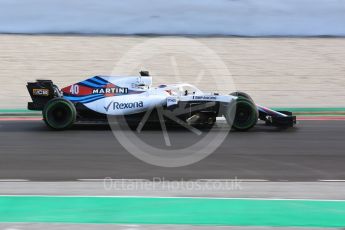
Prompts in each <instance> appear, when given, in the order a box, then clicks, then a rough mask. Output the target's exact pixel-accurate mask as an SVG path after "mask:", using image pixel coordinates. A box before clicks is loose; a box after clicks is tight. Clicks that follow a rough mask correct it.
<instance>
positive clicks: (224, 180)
mask: <svg viewBox="0 0 345 230" xmlns="http://www.w3.org/2000/svg"><path fill="white" fill-rule="evenodd" d="M194 181H197V182H233V181H238V182H268V181H269V180H264V179H241V178H234V179H197V180H194Z"/></svg>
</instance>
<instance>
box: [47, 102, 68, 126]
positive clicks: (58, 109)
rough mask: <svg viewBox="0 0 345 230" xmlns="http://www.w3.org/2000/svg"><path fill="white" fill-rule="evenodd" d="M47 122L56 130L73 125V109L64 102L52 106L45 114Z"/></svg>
mask: <svg viewBox="0 0 345 230" xmlns="http://www.w3.org/2000/svg"><path fill="white" fill-rule="evenodd" d="M45 115H46V116H45V119H46V122H47V123H48V124H49V126H51V127H53V128H56V129H63V128H66V127H68V126H69V125H71V124H72V123H73V116H74V114H73V111H72V109H71V107H70V106H69V105H68V104H67V103H66V102H63V101H59V102H56V103H54V104H52V105H51V106H50V107H49V108H48V109H47V112H46V114H45Z"/></svg>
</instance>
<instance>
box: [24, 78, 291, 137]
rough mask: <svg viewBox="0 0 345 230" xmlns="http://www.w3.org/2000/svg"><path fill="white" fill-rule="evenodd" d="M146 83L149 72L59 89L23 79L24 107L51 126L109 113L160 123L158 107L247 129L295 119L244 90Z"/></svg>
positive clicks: (102, 118) (177, 118) (194, 121)
mask: <svg viewBox="0 0 345 230" xmlns="http://www.w3.org/2000/svg"><path fill="white" fill-rule="evenodd" d="M151 85H152V77H151V76H149V73H148V71H141V72H140V76H134V77H113V76H95V77H92V78H89V79H87V80H84V81H81V82H78V83H76V84H73V85H70V86H67V87H65V88H62V89H61V90H60V89H59V88H58V87H57V86H56V85H54V84H53V82H52V81H51V80H37V81H36V82H29V83H28V84H27V89H28V91H29V93H30V96H31V98H32V102H29V103H28V109H29V110H38V111H42V113H43V120H44V122H45V123H46V124H47V125H48V126H49V127H51V128H52V129H55V130H62V129H67V128H69V127H71V126H72V125H73V124H74V123H76V122H77V123H82V122H108V120H109V117H114V116H122V117H125V119H126V121H127V122H129V123H131V124H133V123H135V124H137V125H139V124H140V122H141V121H142V119H143V118H144V119H145V121H147V122H148V124H149V123H151V122H161V120H162V116H160V115H159V111H161V112H162V111H163V112H164V114H165V115H166V116H164V118H163V119H164V122H165V123H176V122H177V123H179V124H180V125H184V124H187V125H193V126H197V125H199V126H205V127H212V126H213V125H214V124H215V122H216V118H217V117H225V119H226V121H227V123H228V124H229V125H230V127H231V128H233V129H235V130H239V131H245V130H249V129H250V128H252V127H253V126H255V125H256V124H257V122H258V120H263V121H265V122H266V124H267V125H272V126H278V127H293V126H294V124H296V117H295V116H292V113H291V112H288V111H274V110H271V109H268V108H265V107H262V106H259V105H256V104H255V103H254V101H253V99H252V98H251V97H250V96H249V95H247V94H246V93H243V92H234V93H231V94H230V95H219V94H217V93H204V92H202V91H201V90H199V89H198V88H196V87H195V86H193V85H190V84H173V85H160V86H158V87H155V88H153V87H152V86H151ZM148 111H150V113H149V116H147V115H146V114H148ZM152 111H156V112H152Z"/></svg>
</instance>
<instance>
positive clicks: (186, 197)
mask: <svg viewBox="0 0 345 230" xmlns="http://www.w3.org/2000/svg"><path fill="white" fill-rule="evenodd" d="M0 197H56V198H59V197H89V198H139V199H140V198H149V199H205V200H262V201H271V200H273V201H321V202H329V201H331V202H332V201H333V202H345V200H332V199H329V200H327V199H310V198H257V197H254V198H251V197H209V196H205V197H202V196H197V197H194V196H190V197H188V196H184V197H172V196H102V195H95V196H92V195H3V194H2V195H0Z"/></svg>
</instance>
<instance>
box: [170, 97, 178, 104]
mask: <svg viewBox="0 0 345 230" xmlns="http://www.w3.org/2000/svg"><path fill="white" fill-rule="evenodd" d="M176 102H177V100H176V98H168V103H176Z"/></svg>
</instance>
